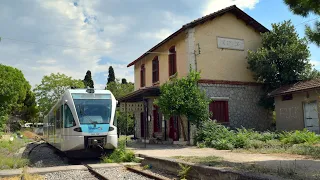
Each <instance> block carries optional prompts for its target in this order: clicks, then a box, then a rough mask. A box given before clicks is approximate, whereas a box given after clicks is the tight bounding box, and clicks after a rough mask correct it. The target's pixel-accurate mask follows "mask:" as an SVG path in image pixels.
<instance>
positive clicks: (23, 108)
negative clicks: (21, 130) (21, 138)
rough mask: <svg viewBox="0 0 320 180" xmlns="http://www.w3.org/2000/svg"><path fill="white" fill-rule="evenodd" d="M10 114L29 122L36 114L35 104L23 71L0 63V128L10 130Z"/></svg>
mask: <svg viewBox="0 0 320 180" xmlns="http://www.w3.org/2000/svg"><path fill="white" fill-rule="evenodd" d="M12 116H15V117H18V118H22V119H23V120H25V121H27V122H30V121H32V120H33V119H35V118H36V117H37V116H38V111H37V105H36V102H35V98H34V95H33V92H32V91H31V86H30V84H29V82H28V81H27V80H26V79H25V77H24V75H23V73H22V72H21V71H20V70H18V69H16V68H13V67H10V66H5V65H2V64H0V121H1V122H0V130H3V129H4V126H5V125H7V126H8V127H9V130H10V124H11V123H12V122H11V121H12Z"/></svg>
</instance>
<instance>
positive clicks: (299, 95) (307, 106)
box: [269, 79, 320, 133]
mask: <svg viewBox="0 0 320 180" xmlns="http://www.w3.org/2000/svg"><path fill="white" fill-rule="evenodd" d="M269 95H270V96H273V97H274V99H275V111H276V125H277V129H278V130H287V131H290V130H302V129H304V128H306V129H308V130H309V131H312V132H315V133H319V132H320V129H319V113H318V112H320V111H319V110H320V109H319V100H320V79H313V80H309V81H301V82H297V83H295V84H292V85H288V86H283V87H280V88H278V89H276V90H274V91H272V92H271V93H270V94H269Z"/></svg>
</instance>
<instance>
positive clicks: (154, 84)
mask: <svg viewBox="0 0 320 180" xmlns="http://www.w3.org/2000/svg"><path fill="white" fill-rule="evenodd" d="M159 84H160V81H157V82H154V83H152V85H153V86H158V85H159Z"/></svg>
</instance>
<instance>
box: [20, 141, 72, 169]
mask: <svg viewBox="0 0 320 180" xmlns="http://www.w3.org/2000/svg"><path fill="white" fill-rule="evenodd" d="M36 145H38V144H37V143H33V144H29V145H28V147H27V148H26V149H28V150H29V151H30V150H31V149H32V148H33V150H32V152H31V153H30V155H29V157H28V159H29V160H30V166H31V167H52V166H63V165H68V164H67V163H66V162H64V161H63V160H62V159H61V158H60V156H59V155H58V154H56V153H55V150H54V149H53V148H52V147H50V146H48V145H47V144H45V143H43V144H40V145H38V146H37V147H35V146H36Z"/></svg>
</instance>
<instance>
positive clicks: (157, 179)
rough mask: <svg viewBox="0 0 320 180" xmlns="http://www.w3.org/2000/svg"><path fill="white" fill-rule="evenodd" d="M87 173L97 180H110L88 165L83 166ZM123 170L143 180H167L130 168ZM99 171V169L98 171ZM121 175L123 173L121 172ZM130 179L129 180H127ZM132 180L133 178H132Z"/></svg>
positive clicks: (126, 167)
mask: <svg viewBox="0 0 320 180" xmlns="http://www.w3.org/2000/svg"><path fill="white" fill-rule="evenodd" d="M83 165H84V166H85V167H86V168H87V169H88V171H89V172H90V173H91V174H92V175H93V176H95V177H96V178H97V179H99V180H111V178H110V177H108V175H104V174H103V173H101V171H100V172H99V170H95V169H94V168H92V167H91V166H90V165H88V164H83ZM124 168H125V170H127V171H130V172H131V173H130V174H131V176H132V174H137V175H140V176H141V177H144V178H143V179H153V180H168V178H165V177H161V176H156V175H154V174H150V173H146V172H144V171H141V170H139V169H137V168H134V167H130V166H124ZM100 170H101V169H100ZM122 173H123V172H122ZM118 178H119V177H117V179H118ZM112 179H113V178H112ZM123 179H127V178H123ZM129 179H130V178H129ZM133 179H134V178H133ZM140 179H142V178H140Z"/></svg>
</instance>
